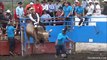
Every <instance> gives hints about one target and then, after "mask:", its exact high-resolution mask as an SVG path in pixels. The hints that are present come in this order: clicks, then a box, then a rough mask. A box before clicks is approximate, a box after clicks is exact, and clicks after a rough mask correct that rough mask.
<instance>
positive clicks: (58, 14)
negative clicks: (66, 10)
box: [56, 9, 64, 25]
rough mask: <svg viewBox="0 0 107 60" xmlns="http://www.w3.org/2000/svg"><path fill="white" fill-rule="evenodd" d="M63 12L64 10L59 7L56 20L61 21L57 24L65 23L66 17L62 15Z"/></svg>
mask: <svg viewBox="0 0 107 60" xmlns="http://www.w3.org/2000/svg"><path fill="white" fill-rule="evenodd" d="M62 12H63V10H62V9H58V10H57V12H56V20H57V21H59V22H57V24H60V25H63V23H64V21H63V20H64V18H63V16H61V14H62Z"/></svg>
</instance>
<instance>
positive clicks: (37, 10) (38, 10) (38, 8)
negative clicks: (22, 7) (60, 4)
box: [34, 0, 43, 16]
mask: <svg viewBox="0 0 107 60" xmlns="http://www.w3.org/2000/svg"><path fill="white" fill-rule="evenodd" d="M34 9H35V13H38V14H39V16H41V15H42V12H43V8H42V6H41V4H40V3H39V0H36V3H34Z"/></svg>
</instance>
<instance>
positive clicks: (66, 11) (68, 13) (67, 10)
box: [61, 2, 73, 31]
mask: <svg viewBox="0 0 107 60" xmlns="http://www.w3.org/2000/svg"><path fill="white" fill-rule="evenodd" d="M72 11H73V8H72V6H71V4H70V2H65V3H64V7H63V12H62V14H61V16H62V15H64V18H65V22H64V24H65V25H66V26H68V27H69V31H70V30H71V29H72V27H73V20H72Z"/></svg>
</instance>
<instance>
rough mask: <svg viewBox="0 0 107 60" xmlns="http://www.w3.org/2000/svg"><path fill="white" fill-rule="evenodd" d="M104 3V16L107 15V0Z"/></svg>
mask: <svg viewBox="0 0 107 60" xmlns="http://www.w3.org/2000/svg"><path fill="white" fill-rule="evenodd" d="M102 2H103V6H104V8H103V11H102V14H104V15H107V0H104V1H102Z"/></svg>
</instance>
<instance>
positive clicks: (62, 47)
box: [55, 29, 74, 57]
mask: <svg viewBox="0 0 107 60" xmlns="http://www.w3.org/2000/svg"><path fill="white" fill-rule="evenodd" d="M66 31H67V30H66V29H64V30H63V31H62V33H59V34H58V37H57V40H56V43H55V45H56V56H59V55H60V54H64V55H65V57H66V42H65V41H66V39H67V40H69V41H70V42H72V43H74V42H73V41H72V40H71V39H70V38H69V37H68V36H67V35H66Z"/></svg>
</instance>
